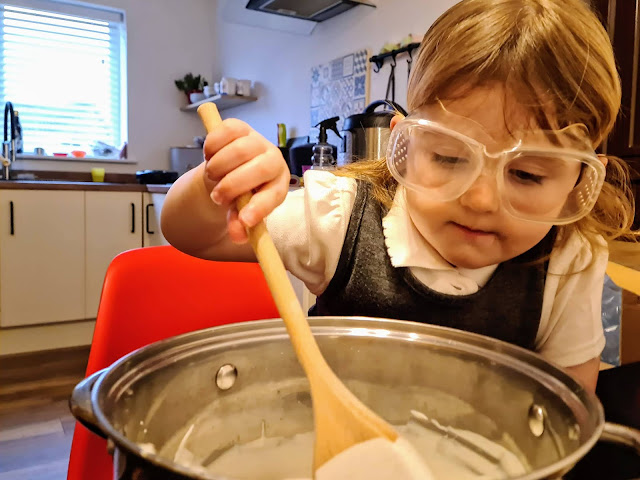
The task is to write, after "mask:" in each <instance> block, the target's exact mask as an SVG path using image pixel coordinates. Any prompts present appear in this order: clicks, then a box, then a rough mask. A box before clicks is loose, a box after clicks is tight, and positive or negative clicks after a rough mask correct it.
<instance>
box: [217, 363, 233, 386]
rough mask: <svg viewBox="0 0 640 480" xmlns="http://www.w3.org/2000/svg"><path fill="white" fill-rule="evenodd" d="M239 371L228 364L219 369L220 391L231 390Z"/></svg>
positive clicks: (218, 381) (218, 383) (218, 382)
mask: <svg viewBox="0 0 640 480" xmlns="http://www.w3.org/2000/svg"><path fill="white" fill-rule="evenodd" d="M237 378H238V369H237V368H236V367H234V366H233V365H231V364H226V365H223V366H221V367H220V368H219V369H218V373H217V374H216V385H218V388H219V389H220V390H229V389H230V388H231V387H233V385H234V384H235V383H236V379H237Z"/></svg>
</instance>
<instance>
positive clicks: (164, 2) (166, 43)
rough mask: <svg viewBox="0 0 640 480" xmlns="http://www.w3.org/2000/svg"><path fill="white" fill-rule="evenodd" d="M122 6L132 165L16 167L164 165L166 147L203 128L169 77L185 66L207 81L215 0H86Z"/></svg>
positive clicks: (27, 164)
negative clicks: (125, 27)
mask: <svg viewBox="0 0 640 480" xmlns="http://www.w3.org/2000/svg"><path fill="white" fill-rule="evenodd" d="M90 1H91V3H96V4H100V5H105V6H108V7H115V8H119V9H121V10H124V11H125V12H126V18H127V35H128V44H127V47H128V62H127V63H128V66H127V68H128V101H129V109H128V110H129V157H130V159H132V160H135V161H136V162H137V164H134V165H118V164H111V163H103V164H99V165H97V164H92V163H88V162H82V163H78V162H73V161H64V162H61V161H33V160H32V161H27V160H24V161H18V162H16V168H17V169H35V170H65V171H89V170H90V169H91V167H92V166H104V167H105V168H106V171H107V172H135V171H136V170H139V169H147V168H161V169H167V168H168V167H169V147H171V146H178V145H186V144H191V143H192V141H193V137H194V136H196V135H202V134H203V133H204V130H203V128H202V126H201V124H200V121H199V120H198V117H197V115H196V114H194V113H186V112H181V111H180V107H181V106H183V105H184V104H185V103H186V97H185V96H184V94H182V93H181V92H179V91H178V89H177V88H176V87H175V85H174V83H173V82H174V80H175V79H177V78H181V77H182V76H183V75H184V74H185V73H187V72H190V71H191V72H193V73H195V74H197V73H201V74H203V75H204V76H205V77H206V78H207V80H209V81H210V82H211V81H212V72H213V65H215V64H216V58H215V49H214V43H215V36H216V31H215V28H214V27H213V26H214V25H215V16H216V1H215V0H134V1H131V0H90Z"/></svg>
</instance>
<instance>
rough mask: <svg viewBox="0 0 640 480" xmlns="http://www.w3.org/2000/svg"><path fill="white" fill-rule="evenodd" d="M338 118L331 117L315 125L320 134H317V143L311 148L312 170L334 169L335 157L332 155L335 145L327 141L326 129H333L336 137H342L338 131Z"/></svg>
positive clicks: (335, 164)
mask: <svg viewBox="0 0 640 480" xmlns="http://www.w3.org/2000/svg"><path fill="white" fill-rule="evenodd" d="M338 120H340V117H331V118H328V119H326V120H323V121H321V122H320V123H318V124H317V125H316V127H319V128H320V134H319V135H318V143H316V144H315V145H314V146H313V149H312V150H311V153H312V155H311V169H312V170H334V169H335V168H336V166H337V163H336V158H335V157H334V156H333V149H334V148H335V147H334V146H333V145H330V144H329V143H327V129H330V130H333V131H334V132H336V135H338V137H340V138H342V136H341V135H340V132H338Z"/></svg>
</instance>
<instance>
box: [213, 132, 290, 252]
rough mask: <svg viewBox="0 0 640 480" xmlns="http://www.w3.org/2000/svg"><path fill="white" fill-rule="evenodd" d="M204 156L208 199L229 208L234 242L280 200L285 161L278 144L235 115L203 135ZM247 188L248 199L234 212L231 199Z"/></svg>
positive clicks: (244, 237) (285, 179)
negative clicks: (205, 136)
mask: <svg viewBox="0 0 640 480" xmlns="http://www.w3.org/2000/svg"><path fill="white" fill-rule="evenodd" d="M204 158H205V162H206V164H205V168H204V174H205V176H206V178H207V179H208V180H209V181H205V185H208V186H211V187H212V189H211V192H210V196H211V200H213V202H214V203H215V204H217V205H220V206H227V207H228V208H229V211H228V214H227V225H228V231H229V237H230V238H231V240H232V241H233V242H234V243H245V242H246V241H247V239H248V238H247V232H246V228H247V227H253V226H254V225H256V224H257V223H258V222H260V221H261V220H263V219H264V217H266V216H267V215H268V214H269V213H271V212H272V211H273V209H274V208H276V207H277V206H278V205H280V204H281V203H282V202H283V201H284V198H285V196H286V195H287V191H288V189H289V179H290V173H289V168H288V167H287V163H286V162H285V160H284V158H283V156H282V153H280V150H279V149H278V147H276V146H275V145H274V144H272V143H271V142H269V141H268V140H267V139H266V138H264V137H263V136H262V135H260V134H259V133H258V132H256V131H255V130H254V129H253V128H251V127H250V126H249V125H247V124H246V123H245V122H242V121H240V120H237V119H228V120H225V121H223V122H222V123H221V124H220V125H219V126H218V127H217V128H216V129H215V130H214V131H213V132H211V133H209V134H208V135H207V138H206V139H205V142H204ZM251 191H254V194H253V197H252V198H251V201H250V202H249V203H248V204H247V205H246V206H245V207H244V208H243V209H242V211H240V212H239V213H238V211H237V209H236V206H235V200H236V199H237V198H238V197H239V196H240V195H242V194H243V193H247V192H251Z"/></svg>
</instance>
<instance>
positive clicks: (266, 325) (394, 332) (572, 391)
mask: <svg viewBox="0 0 640 480" xmlns="http://www.w3.org/2000/svg"><path fill="white" fill-rule="evenodd" d="M308 321H309V324H310V326H311V328H312V330H313V331H314V335H335V333H336V329H338V330H351V333H350V335H357V336H369V337H376V336H392V337H399V338H409V339H412V340H416V339H417V338H416V337H415V335H416V334H417V335H419V336H424V337H432V338H430V340H431V342H430V343H432V344H436V345H438V344H439V345H447V346H454V345H455V344H464V346H465V347H466V349H467V351H469V349H470V350H471V351H475V352H476V353H482V354H483V355H485V356H486V357H487V358H490V359H493V360H496V361H498V362H499V363H500V364H502V365H505V364H506V365H508V366H509V367H510V368H512V369H515V370H519V371H521V372H522V373H525V374H529V375H530V376H534V377H535V379H536V380H537V381H539V382H540V383H541V384H543V385H545V386H547V387H550V386H551V385H555V386H559V387H560V388H561V390H564V392H562V394H561V393H558V395H561V396H562V397H563V398H568V397H571V396H573V397H575V398H574V401H575V399H576V398H577V400H578V401H579V402H580V404H582V405H583V407H584V409H585V411H586V412H587V413H589V414H590V415H593V416H594V417H595V427H594V431H593V434H592V435H591V436H590V437H589V438H587V439H586V440H585V441H584V443H583V444H582V445H580V446H579V447H578V448H577V449H576V450H575V451H573V452H571V453H570V454H568V455H567V456H565V457H563V458H562V459H561V460H558V461H556V462H554V463H551V464H549V465H547V466H546V467H543V468H541V469H537V470H535V471H533V472H530V473H528V474H526V475H522V476H520V477H514V478H512V479H511V480H542V479H545V478H549V477H551V476H553V475H556V474H558V473H559V472H560V473H562V474H564V473H566V472H567V471H569V470H570V469H571V468H572V467H573V466H574V465H575V464H576V463H577V462H578V461H579V460H580V459H581V458H582V457H584V456H585V455H586V454H587V452H589V450H591V449H592V448H593V446H594V445H595V444H596V442H597V441H598V440H599V439H600V437H601V436H602V432H603V430H604V424H605V421H604V409H603V407H602V404H601V403H600V400H599V399H598V398H597V396H596V394H595V393H594V392H591V391H588V390H586V389H585V388H584V387H582V385H581V384H579V383H578V382H577V381H576V380H575V379H574V378H573V377H571V376H570V375H569V374H568V373H566V372H565V371H564V370H562V369H561V368H560V367H558V366H555V365H554V364H552V363H551V362H549V361H547V360H545V359H544V358H543V357H542V356H541V355H539V354H537V353H535V352H532V351H530V350H527V349H525V348H522V347H519V346H516V345H513V344H510V343H507V342H503V341H501V340H497V339H495V338H491V337H487V336H484V335H479V334H475V333H471V332H466V331H462V330H457V329H453V328H449V327H442V326H438V325H431V324H425V323H418V322H412V321H406V320H394V319H386V318H373V317H335V316H334V317H329V316H327V317H308ZM345 321H346V324H345ZM384 326H388V327H389V329H386V328H384ZM416 330H419V331H418V332H416ZM212 333H213V335H212ZM412 334H413V335H414V336H412ZM256 336H259V337H265V336H268V337H270V338H276V337H277V338H280V337H288V334H287V333H286V328H285V326H284V323H283V321H282V319H281V318H273V319H264V320H252V321H245V322H238V323H230V324H226V325H220V326H215V327H210V328H206V329H202V330H196V331H193V332H188V333H184V334H181V335H177V336H174V337H170V338H166V339H163V340H160V341H158V342H154V343H152V344H149V345H146V346H144V347H141V348H139V349H137V350H134V351H133V352H131V353H129V354H127V355H125V356H124V357H122V358H120V359H119V360H117V361H115V362H114V363H113V364H112V365H111V366H109V367H107V368H106V369H105V370H104V371H103V373H102V374H101V375H100V377H99V378H98V379H97V380H96V382H95V384H94V387H93V388H92V391H91V404H92V407H93V411H94V414H95V417H96V419H97V421H98V425H97V427H98V428H99V429H100V430H101V431H102V432H103V433H104V434H105V436H107V437H108V438H110V439H111V440H112V441H113V442H114V443H115V444H116V445H117V446H118V448H120V449H122V450H125V451H126V452H128V453H130V454H133V455H137V456H139V457H141V458H143V459H145V460H146V461H148V462H150V463H152V464H153V465H155V466H158V467H161V468H165V469H168V470H171V471H173V472H176V473H178V474H180V475H184V476H186V477H191V478H197V479H206V480H223V479H222V478H221V477H218V476H214V475H206V476H204V474H202V473H199V472H196V471H194V470H192V469H190V468H187V467H185V466H183V465H181V464H179V463H176V462H174V461H170V460H169V459H167V458H165V457H162V456H160V455H158V454H157V453H149V452H146V451H144V450H143V449H142V448H140V446H139V444H138V443H136V442H134V441H132V440H130V439H128V438H127V437H125V436H124V435H123V434H122V433H121V432H119V431H118V430H116V429H115V428H114V427H113V425H112V424H111V422H110V421H109V420H108V419H107V417H106V415H105V413H104V412H103V411H102V408H101V407H100V402H99V395H100V393H101V390H103V389H105V388H106V387H110V388H109V389H108V390H107V391H109V390H115V389H116V388H117V386H118V384H121V385H122V384H129V383H131V381H132V375H127V374H125V375H119V374H118V373H119V372H118V370H125V371H127V370H128V369H127V367H126V364H127V362H130V361H131V360H134V359H139V360H141V363H140V364H137V366H136V367H137V368H136V369H133V370H131V372H137V374H136V375H135V378H137V377H139V376H140V374H141V373H144V374H148V373H150V372H152V371H154V370H157V369H159V368H162V367H163V366H164V365H166V364H167V363H172V362H174V361H175V360H176V359H178V358H180V357H182V356H186V355H188V354H189V353H190V352H191V351H193V349H195V348H197V347H198V346H203V345H205V344H211V343H222V342H223V341H228V340H229V338H228V337H233V343H234V344H235V345H237V342H238V341H239V340H241V339H245V340H251V339H255V337H256ZM225 343H226V342H225ZM159 353H164V354H165V355H166V358H164V359H162V361H158V358H157V354H159ZM507 361H508V363H507ZM103 385H104V386H103ZM120 390H121V391H122V388H120Z"/></svg>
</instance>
